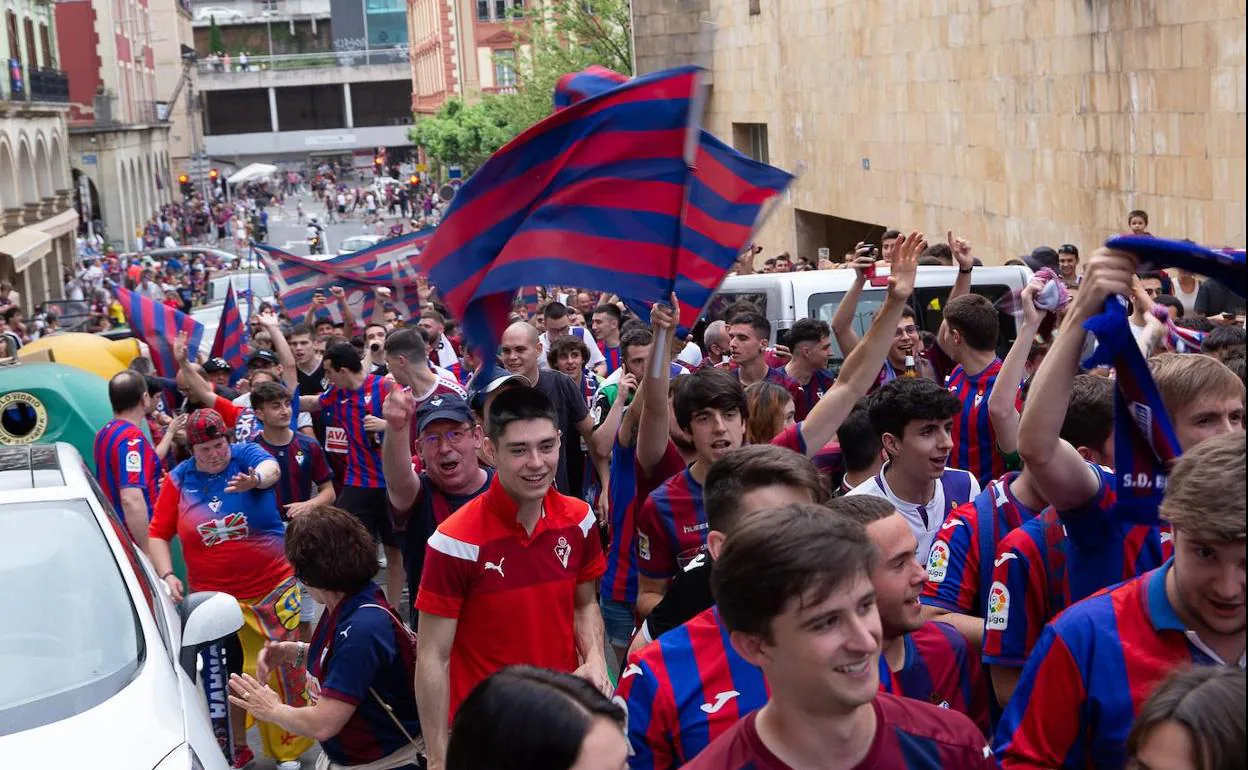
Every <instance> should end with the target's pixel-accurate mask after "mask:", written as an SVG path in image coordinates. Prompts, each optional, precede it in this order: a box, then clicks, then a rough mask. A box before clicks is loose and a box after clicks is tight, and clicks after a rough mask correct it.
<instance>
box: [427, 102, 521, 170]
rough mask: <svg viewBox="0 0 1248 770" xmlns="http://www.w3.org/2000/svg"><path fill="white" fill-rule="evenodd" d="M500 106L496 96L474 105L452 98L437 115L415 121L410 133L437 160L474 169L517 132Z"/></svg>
mask: <svg viewBox="0 0 1248 770" xmlns="http://www.w3.org/2000/svg"><path fill="white" fill-rule="evenodd" d="M499 106H500V105H499V104H498V102H497V101H496V100H493V99H483V100H482V101H480V102H478V103H477V104H474V105H472V106H468V105H466V104H464V102H463V101H461V100H459V99H452V100H450V101H448V102H447V103H446V104H444V105H442V109H440V110H438V112H437V114H436V115H434V116H432V117H428V118H424V119H422V120H420V121H419V122H418V123H416V125H415V126H413V127H412V129H411V131H410V132H409V136H410V137H411V139H412V141H413V142H415V143H416V144H418V145H421V146H423V147H424V148H425V151H426V152H428V153H429V155H430V156H432V157H433V158H435V159H437V160H438V161H441V162H442V163H446V164H448V165H457V166H462V167H464V168H465V169H467V170H472V169H475V168H476V167H477V166H480V165H481V164H482V163H484V162H485V159H486V158H488V157H490V155H492V154H493V153H494V151H495V150H497V149H498V148H499V147H502V146H503V145H504V144H506V143H507V141H508V140H510V139H511V138H512V137H513V136H515V131H514V130H513V126H512V125H510V120H509V117H508V116H507V115H506V113H505V112H503V111H501V110H500V109H499Z"/></svg>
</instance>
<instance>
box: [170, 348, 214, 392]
mask: <svg viewBox="0 0 1248 770" xmlns="http://www.w3.org/2000/svg"><path fill="white" fill-rule="evenodd" d="M188 356H189V351H188V349H187V335H186V332H179V333H178V336H177V338H176V339H175V340H174V341H173V357H174V358H176V359H177V361H178V372H179V373H180V374H181V375H182V381H183V383H185V385H186V389H187V391H188V392H189V393H190V394H191V396H192V397H193V398H194V399H195V402H196V403H199V404H203V405H204V406H212V404H213V403H214V402H215V401H216V400H217V392H216V391H215V390H213V389H212V383H211V382H209V381H208V380H207V379H205V378H204V376H203V375H202V374H200V373H199V372H198V371H197V370H196V369H195V366H194V364H193V362H192V361H191V360H190V359H189V357H188Z"/></svg>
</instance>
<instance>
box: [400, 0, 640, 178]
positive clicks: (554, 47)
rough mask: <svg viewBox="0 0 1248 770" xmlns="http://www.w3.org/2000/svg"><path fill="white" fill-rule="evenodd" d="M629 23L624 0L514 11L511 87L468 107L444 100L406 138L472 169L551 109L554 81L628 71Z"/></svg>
mask: <svg viewBox="0 0 1248 770" xmlns="http://www.w3.org/2000/svg"><path fill="white" fill-rule="evenodd" d="M631 24H632V19H631V15H630V12H629V4H628V0H544V2H542V3H541V4H540V5H537V6H536V7H534V8H531V9H530V10H529V13H528V16H527V17H525V19H524V21H521V18H520V17H519V16H518V15H517V16H516V17H514V18H513V19H512V21H511V22H510V23H509V28H510V30H511V32H512V34H513V35H515V37H516V47H517V49H518V55H517V56H516V68H517V72H516V78H517V83H518V86H519V87H518V89H517V92H516V93H514V94H488V95H486V96H484V97H483V98H482V99H481V101H480V102H478V103H477V104H475V105H473V106H471V107H469V106H466V105H464V104H463V103H462V102H458V101H452V102H448V103H447V104H446V105H445V106H443V108H442V109H441V110H439V111H438V113H437V114H436V115H434V116H433V117H429V118H422V119H418V121H417V123H416V125H415V126H414V127H413V128H412V130H411V132H410V133H409V136H410V137H411V139H412V141H413V142H415V143H416V144H419V145H423V146H424V148H425V150H426V151H427V152H428V153H429V155H430V156H432V157H433V158H434V159H436V160H438V161H440V162H442V163H447V164H452V165H461V166H463V167H464V170H465V171H469V172H471V171H472V170H474V169H475V168H476V167H477V166H479V165H480V164H481V163H483V162H484V161H485V159H486V158H488V157H489V156H490V155H491V154H492V153H493V152H494V151H495V150H497V149H498V148H499V147H502V146H503V145H504V144H505V143H507V142H508V141H510V140H511V139H512V138H513V137H515V136H516V135H518V134H519V133H521V132H522V131H524V130H525V129H527V128H528V127H529V126H531V125H533V124H534V123H536V122H538V121H539V120H541V119H543V118H545V117H547V116H548V115H550V113H551V112H553V111H554V101H553V95H554V90H555V83H556V82H557V81H558V80H559V78H560V77H561V76H563V75H564V74H566V73H569V72H579V71H580V70H583V69H585V68H586V67H588V66H589V65H591V64H597V65H600V66H602V67H606V68H607V69H610V70H614V71H616V72H621V73H624V74H627V75H631V74H632V72H633V48H632V35H631V32H630V30H631ZM525 51H527V55H526V53H525Z"/></svg>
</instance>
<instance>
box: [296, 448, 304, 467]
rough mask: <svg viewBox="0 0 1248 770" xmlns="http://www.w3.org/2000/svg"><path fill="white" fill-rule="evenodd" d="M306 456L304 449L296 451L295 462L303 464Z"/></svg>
mask: <svg viewBox="0 0 1248 770" xmlns="http://www.w3.org/2000/svg"><path fill="white" fill-rule="evenodd" d="M304 457H306V455H304V453H303V452H302V451H299V452H295V462H296V463H298V464H299V465H303V458H304Z"/></svg>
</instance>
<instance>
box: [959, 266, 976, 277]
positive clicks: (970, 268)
mask: <svg viewBox="0 0 1248 770" xmlns="http://www.w3.org/2000/svg"><path fill="white" fill-rule="evenodd" d="M974 269H975V268H974V267H968V268H966V269H965V270H963V269H962V268H960V267H959V268H958V272H959V273H961V274H963V275H966V274H967V273H969V272H971V271H972V270H974Z"/></svg>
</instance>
